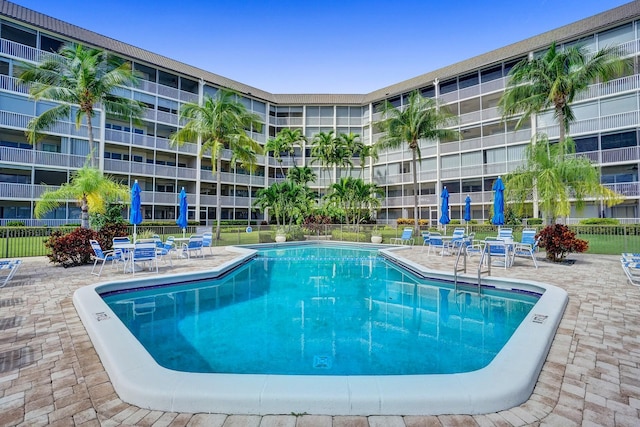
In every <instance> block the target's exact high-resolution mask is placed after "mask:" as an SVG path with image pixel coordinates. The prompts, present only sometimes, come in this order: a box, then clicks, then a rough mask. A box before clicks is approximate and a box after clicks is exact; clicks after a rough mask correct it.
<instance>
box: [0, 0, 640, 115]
mask: <svg viewBox="0 0 640 427" xmlns="http://www.w3.org/2000/svg"><path fill="white" fill-rule="evenodd" d="M0 14H2V15H3V16H6V17H8V18H11V19H13V20H16V21H19V22H22V23H25V24H28V25H33V26H36V27H39V28H41V29H43V30H46V31H48V32H51V33H53V34H57V35H59V36H61V37H63V38H67V39H72V40H81V41H83V42H84V43H86V44H88V45H91V46H94V47H98V48H102V49H105V50H108V51H111V52H114V53H116V54H118V55H122V56H124V57H125V58H129V59H131V60H134V61H136V60H137V61H141V62H144V63H147V64H150V65H153V66H156V67H159V68H162V69H165V70H167V71H172V72H175V73H178V74H182V75H184V76H187V77H190V78H194V79H196V80H203V81H205V82H207V83H210V84H212V85H215V86H221V87H225V88H229V89H232V90H235V91H237V92H239V93H243V94H247V95H250V96H252V97H255V98H258V99H261V100H264V101H268V102H271V103H273V104H276V105H323V104H324V105H363V104H368V103H370V102H376V101H379V100H382V99H385V98H387V97H389V96H393V95H396V94H401V93H405V92H408V91H411V90H413V89H418V88H421V87H425V86H428V85H430V84H433V82H434V80H436V79H438V80H440V81H443V80H446V79H449V78H452V77H455V76H458V75H460V74H464V73H468V72H469V71H472V70H477V69H480V68H485V67H489V66H491V65H494V64H497V63H500V62H502V61H505V60H509V59H515V58H519V57H523V56H525V55H527V54H528V53H529V52H532V51H537V50H540V49H544V48H545V47H547V46H549V45H550V44H551V43H552V42H554V41H556V42H564V41H570V40H572V39H577V38H579V37H580V36H583V35H585V34H591V33H595V32H598V31H601V30H603V29H606V28H610V27H614V26H616V25H618V24H621V23H624V22H628V21H630V20H631V19H633V18H634V17H637V16H640V1H633V2H630V3H627V4H624V5H622V6H619V7H616V8H614V9H610V10H608V11H605V12H602V13H600V14H597V15H594V16H591V17H589V18H585V19H582V20H580V21H577V22H574V23H572V24H568V25H565V26H563V27H560V28H557V29H555V30H551V31H547V32H545V33H542V34H539V35H537V36H534V37H530V38H528V39H525V40H522V41H520V42H517V43H513V44H510V45H507V46H504V47H502V48H499V49H495V50H492V51H490V52H487V53H484V54H482V55H478V56H475V57H472V58H469V59H466V60H464V61H461V62H457V63H455V64H452V65H449V66H446V67H443V68H440V69H438V70H434V71H430V72H427V73H425V74H421V75H419V76H417V77H414V78H411V79H408V80H405V81H402V82H399V83H397V84H394V85H391V86H387V87H383V88H381V89H378V90H375V91H373V92H371V93H368V94H273V93H269V92H266V91H264V90H261V89H258V88H256V87H253V86H249V85H245V84H243V83H240V82H237V81H235V80H231V79H229V78H227V77H223V76H220V75H218V74H215V73H211V72H209V71H205V70H202V69H200V68H197V67H193V66H191V65H188V64H185V63H182V62H179V61H176V60H173V59H171V58H167V57H165V56H162V55H158V54H156V53H153V52H150V51H148V50H144V49H141V48H138V47H135V46H132V45H129V44H126V43H123V42H121V41H119V40H115V39H113V38H110V37H106V36H103V35H100V34H98V33H95V32H93V31H89V30H86V29H84V28H81V27H78V26H76V25H72V24H69V23H67V22H64V21H61V20H59V19H56V18H53V17H50V16H48V15H45V14H42V13H40V12H36V11H34V10H31V9H28V8H26V7H23V6H20V5H17V4H15V3H11V2H9V1H5V0H0Z"/></svg>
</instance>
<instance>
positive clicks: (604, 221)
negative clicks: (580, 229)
mask: <svg viewBox="0 0 640 427" xmlns="http://www.w3.org/2000/svg"><path fill="white" fill-rule="evenodd" d="M579 224H581V225H618V224H620V221H618V220H617V219H615V218H585V219H581V220H580V222H579Z"/></svg>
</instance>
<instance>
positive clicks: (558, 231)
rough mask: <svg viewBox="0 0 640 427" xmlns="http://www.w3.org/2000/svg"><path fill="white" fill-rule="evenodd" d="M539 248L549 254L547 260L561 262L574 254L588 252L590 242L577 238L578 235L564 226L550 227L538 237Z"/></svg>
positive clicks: (544, 229)
mask: <svg viewBox="0 0 640 427" xmlns="http://www.w3.org/2000/svg"><path fill="white" fill-rule="evenodd" d="M537 237H540V243H539V246H540V247H541V248H544V249H545V250H546V252H547V259H548V260H550V261H553V262H561V261H562V260H564V259H565V257H566V256H567V254H570V253H572V252H586V251H587V249H589V242H588V241H586V240H582V239H578V238H576V233H575V232H574V231H572V230H571V229H569V227H567V226H566V225H563V224H553V225H548V226H546V227H545V228H543V229H542V230H541V231H540V232H539V233H538V235H537Z"/></svg>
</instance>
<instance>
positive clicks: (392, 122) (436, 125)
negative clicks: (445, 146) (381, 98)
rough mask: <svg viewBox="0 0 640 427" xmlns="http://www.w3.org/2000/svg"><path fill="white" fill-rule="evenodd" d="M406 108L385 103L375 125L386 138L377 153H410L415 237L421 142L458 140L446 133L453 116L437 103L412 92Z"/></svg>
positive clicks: (417, 228) (452, 134)
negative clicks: (404, 147)
mask: <svg viewBox="0 0 640 427" xmlns="http://www.w3.org/2000/svg"><path fill="white" fill-rule="evenodd" d="M408 101H409V102H408V104H407V105H406V106H403V108H402V109H398V108H396V107H394V106H393V104H391V103H390V102H388V101H385V102H384V104H383V105H382V117H383V118H382V120H381V121H379V122H378V123H376V124H377V125H379V126H380V127H381V128H382V130H383V131H384V132H386V134H385V135H384V136H382V137H381V138H380V139H379V140H378V142H377V144H378V147H379V148H380V149H397V148H400V147H401V146H402V145H403V144H404V143H406V144H407V146H408V148H409V150H410V151H411V169H412V170H411V172H412V173H413V218H414V228H415V230H416V233H417V232H418V230H419V226H418V161H420V160H421V157H422V154H421V153H420V140H422V139H432V140H435V139H438V138H453V137H457V135H458V133H457V132H456V131H454V130H451V129H446V128H447V127H449V126H452V125H453V124H455V119H454V116H453V115H452V114H451V113H449V111H448V110H446V109H441V108H439V103H438V102H437V101H436V100H434V99H431V98H425V97H423V96H422V95H421V94H420V92H418V91H414V92H412V93H411V94H410V95H409V99H408Z"/></svg>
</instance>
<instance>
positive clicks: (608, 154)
mask: <svg viewBox="0 0 640 427" xmlns="http://www.w3.org/2000/svg"><path fill="white" fill-rule="evenodd" d="M639 150H640V147H638V146H637V145H636V146H634V147H624V148H616V149H613V150H602V152H601V153H600V155H601V157H602V160H601V161H602V163H617V162H629V161H636V162H637V161H638V160H640V151H639Z"/></svg>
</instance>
